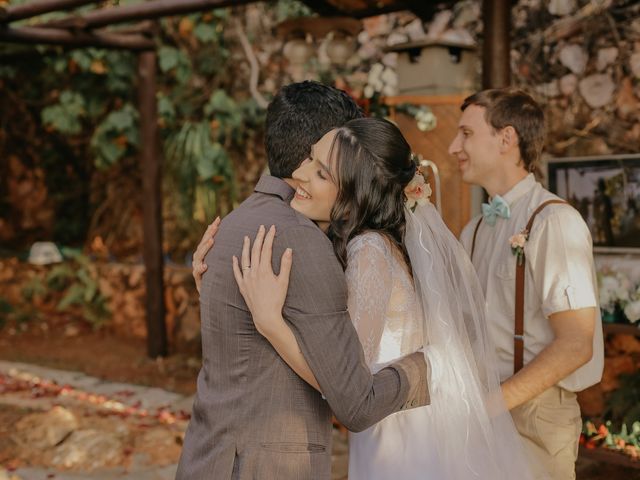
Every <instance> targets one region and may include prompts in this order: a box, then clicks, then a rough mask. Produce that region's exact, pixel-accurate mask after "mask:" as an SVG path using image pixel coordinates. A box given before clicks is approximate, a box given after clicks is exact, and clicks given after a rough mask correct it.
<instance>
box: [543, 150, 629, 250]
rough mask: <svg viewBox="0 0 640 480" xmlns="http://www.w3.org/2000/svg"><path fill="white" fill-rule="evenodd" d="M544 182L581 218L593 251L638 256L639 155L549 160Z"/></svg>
mask: <svg viewBox="0 0 640 480" xmlns="http://www.w3.org/2000/svg"><path fill="white" fill-rule="evenodd" d="M547 178H548V179H549V190H550V191H552V192H553V193H555V194H556V195H558V196H559V197H562V198H564V199H565V200H567V201H568V202H569V203H570V204H571V205H573V206H574V207H575V208H576V210H578V211H579V212H580V214H581V215H582V217H583V218H584V220H585V222H586V223H587V225H588V226H589V230H590V231H591V236H592V238H593V246H594V250H595V251H597V252H611V253H627V252H633V253H640V155H609V156H600V157H574V158H552V159H550V160H549V163H548V175H547Z"/></svg>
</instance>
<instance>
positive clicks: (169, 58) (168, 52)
mask: <svg viewBox="0 0 640 480" xmlns="http://www.w3.org/2000/svg"><path fill="white" fill-rule="evenodd" d="M179 59H180V52H179V51H178V49H176V48H173V47H160V49H159V50H158V63H159V65H160V70H162V71H163V72H168V71H169V70H171V69H173V68H176V67H177V66H178V62H179Z"/></svg>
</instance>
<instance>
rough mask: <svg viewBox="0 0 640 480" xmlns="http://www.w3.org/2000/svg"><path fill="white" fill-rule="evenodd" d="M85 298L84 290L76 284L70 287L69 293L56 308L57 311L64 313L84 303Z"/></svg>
mask: <svg viewBox="0 0 640 480" xmlns="http://www.w3.org/2000/svg"><path fill="white" fill-rule="evenodd" d="M83 298H84V288H83V286H82V285H80V284H78V283H74V284H73V285H71V286H70V287H69V290H67V293H65V295H64V297H62V300H60V302H59V303H58V305H57V306H56V310H58V311H63V310H66V309H67V308H69V307H70V306H71V305H77V304H81V303H82V299H83Z"/></svg>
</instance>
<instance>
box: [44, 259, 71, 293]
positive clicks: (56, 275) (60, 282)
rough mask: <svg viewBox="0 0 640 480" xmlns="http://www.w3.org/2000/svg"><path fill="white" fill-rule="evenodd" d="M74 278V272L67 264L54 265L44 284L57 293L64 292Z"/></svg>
mask: <svg viewBox="0 0 640 480" xmlns="http://www.w3.org/2000/svg"><path fill="white" fill-rule="evenodd" d="M74 277H75V272H74V271H73V270H72V269H71V267H70V266H69V265H68V264H64V263H63V264H61V265H56V266H55V267H53V268H52V269H51V271H50V272H49V274H48V275H47V278H46V282H47V285H48V287H49V288H51V289H53V290H57V291H61V290H64V289H65V288H66V287H67V285H68V284H69V280H70V279H72V278H74Z"/></svg>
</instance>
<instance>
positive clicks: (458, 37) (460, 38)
mask: <svg viewBox="0 0 640 480" xmlns="http://www.w3.org/2000/svg"><path fill="white" fill-rule="evenodd" d="M440 40H442V41H443V42H453V43H462V44H463V45H475V40H474V39H473V37H472V36H471V34H470V33H469V31H468V30H466V29H464V28H449V29H448V30H446V31H445V32H444V33H443V34H442V35H441V36H440Z"/></svg>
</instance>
